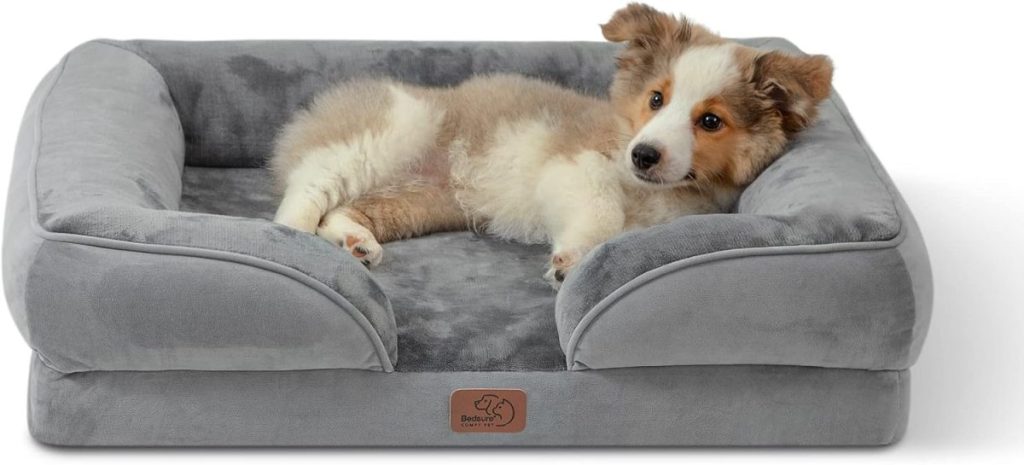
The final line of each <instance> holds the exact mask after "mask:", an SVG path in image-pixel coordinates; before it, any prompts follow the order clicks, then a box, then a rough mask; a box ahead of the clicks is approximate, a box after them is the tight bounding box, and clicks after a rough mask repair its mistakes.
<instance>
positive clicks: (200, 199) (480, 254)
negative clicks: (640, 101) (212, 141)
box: [181, 166, 565, 371]
mask: <svg viewBox="0 0 1024 465" xmlns="http://www.w3.org/2000/svg"><path fill="white" fill-rule="evenodd" d="M271 185H272V184H271V179H270V175H269V173H268V172H267V171H266V170H264V169H261V168H208V167H193V166H186V167H185V172H184V178H183V186H182V200H181V208H182V210H185V211H194V212H207V213H215V214H218V215H231V216H243V217H253V218H265V219H269V218H272V217H273V215H274V210H275V209H276V208H277V202H278V200H279V199H278V196H277V195H275V194H274V192H273V189H272V188H271ZM385 254H386V258H385V260H384V263H383V264H382V265H381V266H380V267H378V268H375V269H374V270H373V272H372V274H373V277H374V279H375V280H376V281H377V282H378V283H380V286H381V288H382V289H383V290H384V292H385V294H387V295H388V296H389V297H390V300H391V305H392V307H393V308H394V313H395V320H396V322H397V325H398V351H399V353H401V357H400V358H399V360H398V363H397V364H396V365H395V369H396V370H398V371H458V370H563V369H565V357H564V356H563V354H562V349H561V347H559V345H558V332H557V331H556V330H555V316H554V312H553V311H552V309H553V308H554V306H555V291H554V290H552V289H551V287H550V286H549V285H548V284H547V283H546V282H545V281H544V280H543V279H541V274H542V273H543V271H544V267H545V266H546V265H547V260H548V250H547V248H546V247H543V246H536V245H535V246H525V245H520V244H515V243H512V242H507V241H502V240H498V239H494V238H490V237H486V236H479V235H475V234H473V233H470V232H460V233H444V234H434V235H430V236H426V237H420V238H416V239H411V240H405V241H399V242H395V243H391V244H387V246H386V252H385Z"/></svg>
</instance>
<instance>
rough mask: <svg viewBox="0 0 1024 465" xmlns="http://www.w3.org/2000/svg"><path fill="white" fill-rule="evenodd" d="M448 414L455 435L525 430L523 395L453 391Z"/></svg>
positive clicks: (516, 392)
mask: <svg viewBox="0 0 1024 465" xmlns="http://www.w3.org/2000/svg"><path fill="white" fill-rule="evenodd" d="M449 412H450V414H449V416H450V417H451V426H452V431H454V432H456V433H518V432H520V431H522V430H523V429H525V428H526V392H524V391H523V390H522V389H456V390H455V391H453V392H452V397H451V402H450V404H449Z"/></svg>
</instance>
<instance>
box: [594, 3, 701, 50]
mask: <svg viewBox="0 0 1024 465" xmlns="http://www.w3.org/2000/svg"><path fill="white" fill-rule="evenodd" d="M601 33H602V34H604V38H605V39H608V41H610V42H628V44H629V47H630V48H636V49H641V50H652V49H655V48H658V47H665V46H668V45H670V44H672V43H682V42H686V41H687V40H689V38H690V25H689V23H688V22H687V21H686V19H684V18H676V17H675V16H672V15H669V14H665V13H662V12H660V11H658V10H655V9H654V8H651V7H650V6H647V5H644V4H641V3H630V4H629V5H628V6H626V7H625V8H623V9H621V10H619V11H616V12H615V14H613V15H612V18H611V19H610V20H608V22H607V23H605V24H602V25H601Z"/></svg>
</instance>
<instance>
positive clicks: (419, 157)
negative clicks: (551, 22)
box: [271, 4, 832, 288]
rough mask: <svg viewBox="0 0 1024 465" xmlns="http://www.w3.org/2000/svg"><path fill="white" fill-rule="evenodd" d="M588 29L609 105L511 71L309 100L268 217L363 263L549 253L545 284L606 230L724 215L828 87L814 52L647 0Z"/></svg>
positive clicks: (276, 162) (283, 139) (277, 166)
mask: <svg viewBox="0 0 1024 465" xmlns="http://www.w3.org/2000/svg"><path fill="white" fill-rule="evenodd" d="M601 30H602V32H603V34H604V37H605V38H606V39H608V40H609V41H612V42H623V43H625V47H624V49H623V50H622V51H621V52H620V53H619V55H618V57H617V68H618V69H617V72H616V74H615V77H614V82H613V83H612V86H611V89H610V99H608V100H603V99H597V98H593V97H588V96H584V95H581V94H578V93H576V92H573V91H571V90H569V89H565V88H561V87H558V86H555V85H552V84H549V83H546V82H542V81H539V80H534V79H528V78H525V77H522V76H515V75H488V76H478V77H474V78H472V79H469V80H467V81H465V82H463V83H461V84H459V85H458V86H455V87H451V88H427V87H420V86H414V85H409V84H405V83H401V82H397V81H392V80H387V79H376V80H357V81H352V82H346V83H343V84H341V85H339V86H337V87H334V88H332V89H330V90H328V91H326V92H324V93H323V94H321V95H319V96H317V97H316V99H315V100H314V101H313V103H312V105H311V107H310V108H309V109H308V110H303V111H299V112H298V113H297V114H296V115H295V116H294V119H293V120H292V121H291V122H290V123H288V124H287V125H286V126H285V127H284V129H283V131H282V132H281V134H280V136H279V137H278V140H277V141H276V146H275V151H274V155H273V158H272V160H271V168H272V170H273V172H274V173H275V176H276V178H277V180H278V181H279V183H280V187H281V188H282V190H283V193H284V196H283V200H282V202H281V205H280V208H279V209H278V211H277V215H276V218H275V221H277V222H279V223H281V224H284V225H288V226H291V227H293V228H295V229H298V230H301V231H306V232H310V233H316V234H317V235H319V236H321V237H323V238H325V239H327V240H329V241H332V242H334V243H336V244H338V245H340V246H341V247H344V248H345V249H346V250H348V251H349V252H350V253H351V254H352V255H353V256H355V257H356V258H357V259H359V260H360V261H362V262H363V263H364V264H366V265H368V266H372V265H376V264H378V263H379V262H380V261H381V259H382V257H383V250H382V248H381V243H384V242H388V241H393V240H396V239H404V238H410V237H414V236H419V235H423V234H429V233H432V232H439V231H452V230H464V229H470V228H475V229H480V230H483V231H486V232H488V233H490V234H493V235H495V236H498V237H501V238H505V239H511V240H516V241H522V242H526V243H549V244H551V247H552V255H551V261H550V266H549V269H548V271H547V272H546V274H545V276H546V277H547V278H548V279H549V280H550V281H551V282H552V284H553V285H554V286H555V287H556V288H557V286H558V283H560V282H561V281H562V280H563V279H564V277H565V276H566V275H567V273H568V272H569V271H570V270H571V269H572V268H573V267H574V266H575V265H576V264H577V262H578V261H579V260H580V259H581V258H582V257H583V255H584V254H586V253H587V252H588V251H589V250H591V249H592V248H594V247H595V246H597V245H599V244H600V243H602V242H604V241H605V240H607V239H609V238H611V237H612V236H615V235H617V234H620V233H622V232H623V231H627V230H631V229H636V228H643V227H647V226H651V225H654V224H658V223H663V222H667V221H670V220H672V219H674V218H677V217H679V216H681V215H689V214H697V213H710V212H721V211H725V210H727V209H728V208H729V207H730V206H731V204H732V203H733V202H734V201H735V200H736V197H737V195H738V194H739V192H740V190H741V189H742V188H743V187H744V186H745V185H747V184H748V183H750V182H751V181H752V180H753V179H754V178H755V177H756V176H757V175H758V174H759V173H760V172H761V171H762V170H763V169H764V168H765V167H766V166H768V164H770V163H771V162H772V161H773V160H775V159H776V158H777V157H779V155H781V154H782V153H783V151H784V149H785V147H786V145H787V142H789V141H790V140H791V139H792V138H793V137H794V136H795V135H796V134H797V133H798V132H800V131H801V130H802V129H804V128H806V127H807V126H808V125H810V124H811V123H812V122H813V120H814V118H815V114H816V106H817V104H818V103H819V102H821V101H822V100H823V99H825V98H826V97H827V96H828V95H829V92H830V88H831V86H830V84H831V79H832V65H831V62H830V61H829V59H828V58H827V57H825V56H820V55H817V56H804V57H798V56H790V55H787V54H784V53H780V52H762V51H758V50H756V49H753V48H749V47H745V46H742V45H739V44H737V43H734V42H730V41H727V40H724V39H722V38H721V37H719V36H717V35H715V34H713V33H711V32H710V31H708V30H707V29H705V28H704V27H702V26H700V25H697V24H694V23H691V22H690V21H688V20H687V19H685V18H681V17H675V16H672V15H668V14H664V13H661V12H659V11H657V10H655V9H653V8H651V7H649V6H646V5H640V4H631V5H629V6H627V7H626V8H623V9H621V10H619V11H617V12H615V14H614V15H613V16H612V18H611V20H609V21H608V23H606V24H604V25H602V26H601Z"/></svg>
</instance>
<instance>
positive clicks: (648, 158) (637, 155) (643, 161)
mask: <svg viewBox="0 0 1024 465" xmlns="http://www.w3.org/2000/svg"><path fill="white" fill-rule="evenodd" d="M660 160H661V152H659V151H658V149H656V148H654V147H652V146H650V145H647V144H637V145H636V147H633V165H634V166H636V167H637V168H639V169H641V170H644V171H646V170H648V169H650V168H651V167H652V166H654V165H657V164H658V161H660Z"/></svg>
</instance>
